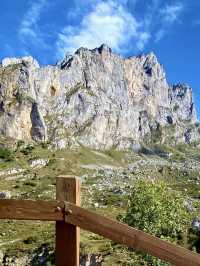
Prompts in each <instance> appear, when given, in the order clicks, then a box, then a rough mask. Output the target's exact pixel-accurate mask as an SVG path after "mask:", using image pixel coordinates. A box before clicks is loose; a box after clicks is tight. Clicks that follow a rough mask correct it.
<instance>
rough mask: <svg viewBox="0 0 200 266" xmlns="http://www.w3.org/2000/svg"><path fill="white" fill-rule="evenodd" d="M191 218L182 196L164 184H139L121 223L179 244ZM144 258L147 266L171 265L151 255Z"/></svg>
mask: <svg viewBox="0 0 200 266" xmlns="http://www.w3.org/2000/svg"><path fill="white" fill-rule="evenodd" d="M190 215H191V214H189V213H188V212H187V210H186V208H185V207H184V199H183V198H182V197H181V195H180V194H179V193H178V192H173V191H172V190H169V189H168V187H167V185H166V183H165V182H163V181H149V180H139V181H137V183H136V184H135V186H134V187H133V188H132V191H131V194H130V197H129V203H128V208H127V212H126V214H125V215H124V216H123V217H121V219H122V220H123V222H125V223H127V224H128V225H130V226H133V227H135V228H137V229H140V230H142V231H144V232H147V233H150V234H151V235H154V236H157V237H160V238H162V239H165V240H168V241H171V242H175V243H177V242H179V241H182V242H183V239H185V237H184V236H185V235H186V232H187V228H188V227H189V223H190V221H191V217H190ZM138 256H141V254H138ZM142 258H143V259H144V260H145V261H146V262H147V265H168V264H166V263H164V262H161V261H160V260H158V259H156V258H153V257H152V256H149V255H142ZM163 263H164V264H163Z"/></svg>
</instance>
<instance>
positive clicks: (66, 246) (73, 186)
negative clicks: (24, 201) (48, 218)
mask: <svg viewBox="0 0 200 266" xmlns="http://www.w3.org/2000/svg"><path fill="white" fill-rule="evenodd" d="M56 199H57V200H61V201H68V202H71V203H74V204H76V205H80V181H79V179H78V178H77V177H72V176H59V177H57V183H56ZM79 245H80V229H79V228H78V227H76V226H74V225H71V224H67V223H65V222H60V221H59V222H56V266H79Z"/></svg>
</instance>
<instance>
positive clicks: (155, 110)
mask: <svg viewBox="0 0 200 266" xmlns="http://www.w3.org/2000/svg"><path fill="white" fill-rule="evenodd" d="M0 135H1V136H5V137H10V138H14V139H19V140H21V139H22V140H25V141H27V142H29V141H46V140H49V141H50V142H51V143H52V144H53V145H54V146H55V147H57V148H64V147H66V146H68V145H69V146H70V145H76V144H77V143H79V144H83V145H86V146H89V147H92V148H96V149H107V148H110V147H117V148H119V149H125V148H134V147H135V146H137V145H138V144H139V143H142V142H147V143H148V142H151V141H153V142H157V141H159V142H162V143H164V142H167V141H170V142H171V143H172V144H176V143H178V142H191V141H198V140H199V138H200V136H199V126H198V123H197V117H196V112H195V107H194V102H193V98H192V91H191V88H190V87H188V86H187V85H182V84H178V85H173V86H170V85H169V84H168V83H167V80H166V77H165V72H164V70H163V67H162V66H161V65H160V64H159V62H158V60H157V58H156V56H155V55H154V54H153V53H150V54H147V55H141V56H133V57H130V58H122V57H121V56H119V55H116V54H114V53H112V51H111V49H110V48H109V47H107V46H106V45H102V46H101V47H99V48H96V49H94V50H88V49H85V48H80V49H79V50H77V51H76V53H75V54H74V55H72V56H66V58H65V59H64V60H63V61H62V62H60V63H58V64H57V65H55V66H45V67H39V64H38V63H37V62H36V60H34V59H33V58H32V57H24V58H19V59H17V58H6V59H4V60H3V61H2V63H1V65H0Z"/></svg>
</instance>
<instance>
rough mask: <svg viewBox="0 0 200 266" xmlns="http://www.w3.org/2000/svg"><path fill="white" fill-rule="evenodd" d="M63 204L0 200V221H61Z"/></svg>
mask: <svg viewBox="0 0 200 266" xmlns="http://www.w3.org/2000/svg"><path fill="white" fill-rule="evenodd" d="M62 211H63V212H64V203H63V202H59V201H56V200H52V201H43V200H38V201H34V200H13V199H9V200H8V199H2V200H0V219H13V220H43V221H63V219H64V216H63V212H62Z"/></svg>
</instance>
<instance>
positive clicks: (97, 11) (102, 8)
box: [0, 0, 200, 114]
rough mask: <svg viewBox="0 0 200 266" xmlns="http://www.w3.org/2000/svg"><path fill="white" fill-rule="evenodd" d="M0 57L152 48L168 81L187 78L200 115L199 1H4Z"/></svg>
mask: <svg viewBox="0 0 200 266" xmlns="http://www.w3.org/2000/svg"><path fill="white" fill-rule="evenodd" d="M0 43H1V49H0V59H2V58H4V57H11V56H15V57H17V56H23V55H28V54H31V55H32V56H33V57H35V58H36V59H37V60H38V61H39V63H40V64H53V63H55V62H56V61H57V60H59V59H61V58H63V57H64V55H65V54H66V53H73V52H74V51H75V50H76V49H77V48H79V47H81V46H85V47H88V48H94V47H97V46H99V45H100V44H102V43H106V44H108V46H110V47H111V48H112V49H113V50H114V51H115V52H117V53H120V54H122V55H124V56H129V55H137V54H141V53H147V52H149V51H154V53H155V54H156V55H157V57H158V59H159V61H160V62H161V63H162V64H163V65H164V68H165V69H166V72H167V79H168V81H169V83H178V82H185V83H188V84H189V85H190V86H191V87H192V88H193V92H194V98H195V102H196V106H197V109H198V113H199V114H200V73H199V72H200V0H173V1H172V0H115V1H114V0H71V1H69V0H2V1H1V2H0Z"/></svg>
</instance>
